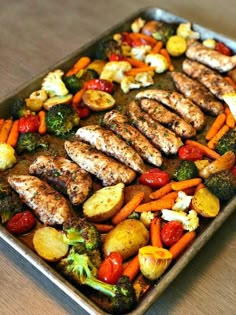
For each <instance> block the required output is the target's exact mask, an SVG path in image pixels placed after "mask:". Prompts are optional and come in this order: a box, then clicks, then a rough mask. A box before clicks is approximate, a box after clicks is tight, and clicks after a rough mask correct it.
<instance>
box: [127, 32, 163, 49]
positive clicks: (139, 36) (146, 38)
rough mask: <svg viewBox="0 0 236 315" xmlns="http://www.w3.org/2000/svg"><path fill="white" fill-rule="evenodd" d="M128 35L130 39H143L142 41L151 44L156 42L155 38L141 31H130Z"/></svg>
mask: <svg viewBox="0 0 236 315" xmlns="http://www.w3.org/2000/svg"><path fill="white" fill-rule="evenodd" d="M129 36H130V38H131V40H135V39H143V40H144V41H146V42H147V44H150V45H151V46H154V45H155V44H156V42H157V40H156V39H155V38H154V37H151V36H149V35H146V34H142V33H130V34H129Z"/></svg>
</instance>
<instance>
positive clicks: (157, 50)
mask: <svg viewBox="0 0 236 315" xmlns="http://www.w3.org/2000/svg"><path fill="white" fill-rule="evenodd" d="M162 47H163V42H162V41H160V40H158V41H157V43H156V44H155V45H154V46H153V48H152V50H151V54H159V53H160V51H161V49H162Z"/></svg>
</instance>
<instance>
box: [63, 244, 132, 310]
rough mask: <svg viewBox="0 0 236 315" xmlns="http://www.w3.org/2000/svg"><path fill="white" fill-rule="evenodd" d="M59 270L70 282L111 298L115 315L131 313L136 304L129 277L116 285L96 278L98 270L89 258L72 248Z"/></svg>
mask: <svg viewBox="0 0 236 315" xmlns="http://www.w3.org/2000/svg"><path fill="white" fill-rule="evenodd" d="M57 267H58V269H59V270H60V271H61V272H62V273H63V274H64V275H65V276H66V277H68V278H69V279H70V280H72V281H74V282H75V283H78V284H80V285H86V286H89V287H91V288H93V289H94V290H96V291H98V292H100V293H102V294H104V295H105V296H106V297H108V298H109V301H110V304H111V305H110V306H111V309H112V313H113V314H118V313H119V314H123V313H127V312H129V311H130V310H131V309H132V308H133V307H134V306H135V304H136V295H135V291H134V288H133V286H132V284H131V283H130V281H129V278H128V277H127V276H122V277H121V278H120V279H119V281H118V282H117V284H116V285H112V284H107V283H105V282H102V281H100V280H98V279H97V278H96V276H97V268H96V266H94V264H93V263H92V262H91V260H90V258H89V256H88V255H87V254H86V253H85V254H78V253H77V252H75V250H74V248H72V249H71V250H70V252H69V254H68V256H67V257H66V258H63V259H62V260H61V261H60V262H59V263H58V265H57Z"/></svg>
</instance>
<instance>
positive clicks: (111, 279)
mask: <svg viewBox="0 0 236 315" xmlns="http://www.w3.org/2000/svg"><path fill="white" fill-rule="evenodd" d="M122 271H123V266H122V256H121V254H120V253H118V252H112V253H110V254H109V255H108V256H107V257H106V258H105V260H104V261H103V262H102V263H101V265H100V267H99V270H98V279H99V280H101V281H103V282H106V283H109V284H116V283H117V281H118V280H119V278H120V277H121V275H122Z"/></svg>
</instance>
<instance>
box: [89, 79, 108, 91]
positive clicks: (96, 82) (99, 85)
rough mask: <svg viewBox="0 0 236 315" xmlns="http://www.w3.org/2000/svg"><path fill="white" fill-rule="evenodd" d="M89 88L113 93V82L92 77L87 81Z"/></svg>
mask: <svg viewBox="0 0 236 315" xmlns="http://www.w3.org/2000/svg"><path fill="white" fill-rule="evenodd" d="M85 86H86V89H87V90H99V91H103V92H107V93H110V94H111V93H112V91H113V83H112V82H111V81H108V80H104V79H92V80H89V81H87V82H86V83H85Z"/></svg>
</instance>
